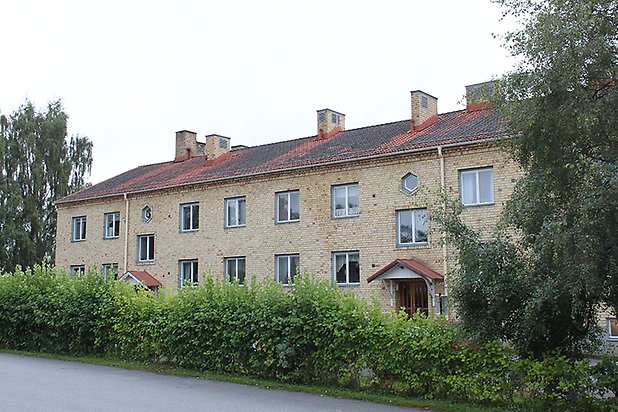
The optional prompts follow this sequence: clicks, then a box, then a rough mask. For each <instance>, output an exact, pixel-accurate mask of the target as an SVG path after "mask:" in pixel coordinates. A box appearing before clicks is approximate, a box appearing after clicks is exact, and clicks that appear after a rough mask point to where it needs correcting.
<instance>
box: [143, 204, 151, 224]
mask: <svg viewBox="0 0 618 412" xmlns="http://www.w3.org/2000/svg"><path fill="white" fill-rule="evenodd" d="M151 220H152V209H151V208H150V206H144V208H143V209H142V221H143V222H145V223H148V222H150V221H151Z"/></svg>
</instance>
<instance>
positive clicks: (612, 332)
mask: <svg viewBox="0 0 618 412" xmlns="http://www.w3.org/2000/svg"><path fill="white" fill-rule="evenodd" d="M607 333H608V336H609V340H617V341H618V319H616V318H613V319H607Z"/></svg>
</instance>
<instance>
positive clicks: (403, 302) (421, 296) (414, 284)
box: [399, 280, 429, 316]
mask: <svg viewBox="0 0 618 412" xmlns="http://www.w3.org/2000/svg"><path fill="white" fill-rule="evenodd" d="M399 302H400V306H401V307H402V308H404V310H405V311H406V313H407V314H408V316H412V315H413V314H414V313H416V311H417V310H420V311H421V312H423V313H424V314H425V315H429V299H428V298H427V284H426V283H425V282H424V281H422V280H419V281H410V282H401V283H399Z"/></svg>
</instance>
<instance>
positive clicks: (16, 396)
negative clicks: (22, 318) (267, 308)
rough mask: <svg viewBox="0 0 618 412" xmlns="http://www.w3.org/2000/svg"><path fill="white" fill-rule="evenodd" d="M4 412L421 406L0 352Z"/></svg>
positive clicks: (392, 410)
mask: <svg viewBox="0 0 618 412" xmlns="http://www.w3.org/2000/svg"><path fill="white" fill-rule="evenodd" d="M0 411H3V412H13V411H29V412H30V411H32V412H37V411H45V412H54V411H62V412H70V411H80V412H82V411H84V412H85V411H123V412H127V411H148V412H154V411H183V412H184V411H234V412H239V411H256V412H262V411H264V412H279V411H303V412H304V411H341V412H344V411H351V412H352V411H353V412H366V411H367V412H368V411H386V412H396V411H399V412H403V411H408V412H413V411H416V412H420V411H421V409H411V408H403V407H397V406H390V405H383V404H378V403H371V402H362V401H356V400H350V399H338V398H333V397H329V396H319V395H311V394H306V393H298V392H288V391H284V390H278V389H265V388H258V387H254V386H247V385H237V384H233V383H227V382H218V381H210V380H206V379H198V378H186V377H178V376H169V375H162V374H157V373H151V372H141V371H132V370H127V369H122V368H113V367H108V366H99V365H89V364H84V363H78V362H67V361H60V360H54V359H42V358H34V357H29V356H20V355H12V354H5V353H0ZM424 411H426V410H424Z"/></svg>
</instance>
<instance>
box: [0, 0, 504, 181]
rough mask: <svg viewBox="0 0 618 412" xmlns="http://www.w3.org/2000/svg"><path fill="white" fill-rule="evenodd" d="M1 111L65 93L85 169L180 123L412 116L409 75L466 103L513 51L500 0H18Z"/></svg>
mask: <svg viewBox="0 0 618 412" xmlns="http://www.w3.org/2000/svg"><path fill="white" fill-rule="evenodd" d="M1 13H2V24H0V39H1V44H2V48H1V49H0V50H1V55H2V64H0V81H1V83H0V84H1V87H0V111H1V112H2V113H4V114H8V113H11V112H13V111H14V110H16V109H17V108H18V106H19V105H20V104H22V103H24V101H25V100H26V99H29V100H31V101H32V102H33V103H34V104H35V105H36V106H38V107H40V108H43V107H44V106H45V105H46V104H47V102H48V101H50V100H52V99H57V98H61V99H62V100H63V102H64V107H65V110H66V112H67V113H68V115H69V133H70V134H80V135H86V136H88V137H89V138H90V139H91V140H92V141H93V143H94V163H93V169H92V176H91V178H90V181H91V182H92V183H97V182H99V181H102V180H105V179H107V178H110V177H112V176H114V175H116V174H119V173H121V172H123V171H126V170H129V169H132V168H134V167H137V166H139V165H143V164H149V163H156V162H162V161H168V160H172V159H173V157H174V139H175V137H174V136H175V132H176V131H177V130H182V129H188V130H191V131H194V132H197V133H198V137H200V138H203V136H204V135H206V134H211V133H217V134H222V135H224V136H229V137H231V138H232V145H236V144H243V145H248V146H253V145H258V144H262V143H269V142H275V141H281V140H287V139H294V138H299V137H304V136H310V135H314V134H315V133H316V110H317V109H322V108H325V107H328V108H331V109H333V110H337V111H339V112H342V113H345V114H346V127H347V128H348V129H351V128H356V127H362V126H368V125H372V124H379V123H386V122H392V121H397V120H403V119H409V118H410V113H409V112H410V104H409V99H410V93H409V92H410V91H411V90H417V89H421V90H423V91H425V92H427V93H429V94H431V95H433V96H436V97H437V98H438V110H439V112H441V113H442V112H447V111H452V110H457V109H459V108H461V107H463V103H462V97H463V95H464V92H465V87H464V86H465V85H467V84H473V83H479V82H482V81H486V80H490V79H491V78H493V77H496V76H498V75H500V74H502V73H504V72H505V71H506V70H508V69H509V68H510V67H511V66H512V60H511V59H509V58H508V56H507V52H506V51H505V50H504V49H503V48H501V46H500V41H499V40H496V39H494V38H493V37H492V33H501V32H503V31H504V27H503V24H501V23H500V22H499V18H500V14H501V13H500V10H499V8H498V6H496V5H494V4H492V3H490V1H489V0H466V1H461V0H451V1H446V0H443V1H436V0H434V1H428V2H427V1H426V2H421V1H412V0H406V1H388V0H384V1H381V2H377V1H373V2H369V1H367V2H364V1H335V0H330V1H322V0H313V1H303V2H298V1H275V0H261V1H231V0H226V1H179V0H177V1H128V0H125V1H109V0H106V1H100V2H90V1H74V2H72V1H71V2H70V1H59V0H54V1H26V0H19V1H11V2H4V4H3V5H2V8H1Z"/></svg>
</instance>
